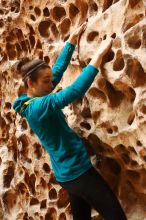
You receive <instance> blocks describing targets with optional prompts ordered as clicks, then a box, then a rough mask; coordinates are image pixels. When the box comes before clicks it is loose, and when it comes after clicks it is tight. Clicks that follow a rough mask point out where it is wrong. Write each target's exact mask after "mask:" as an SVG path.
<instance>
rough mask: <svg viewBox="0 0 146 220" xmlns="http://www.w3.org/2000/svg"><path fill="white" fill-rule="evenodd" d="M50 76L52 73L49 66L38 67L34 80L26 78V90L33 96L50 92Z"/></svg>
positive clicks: (51, 85) (51, 84)
mask: <svg viewBox="0 0 146 220" xmlns="http://www.w3.org/2000/svg"><path fill="white" fill-rule="evenodd" d="M52 77H53V73H52V71H51V68H48V67H47V68H45V69H40V70H39V71H38V74H37V80H36V82H33V81H32V80H31V79H28V81H27V83H28V87H29V89H28V91H30V93H31V94H32V95H33V96H44V95H47V94H49V93H51V91H52V87H53V83H52Z"/></svg>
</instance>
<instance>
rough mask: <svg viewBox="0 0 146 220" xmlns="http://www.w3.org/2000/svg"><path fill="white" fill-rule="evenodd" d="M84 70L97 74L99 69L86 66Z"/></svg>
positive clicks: (89, 65)
mask: <svg viewBox="0 0 146 220" xmlns="http://www.w3.org/2000/svg"><path fill="white" fill-rule="evenodd" d="M84 68H86V69H87V70H88V71H89V72H92V73H93V74H94V73H95V74H97V73H98V72H99V69H97V68H96V67H95V66H93V65H91V64H88V65H87V66H86V67H84Z"/></svg>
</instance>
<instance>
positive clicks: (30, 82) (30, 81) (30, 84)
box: [27, 78, 33, 88]
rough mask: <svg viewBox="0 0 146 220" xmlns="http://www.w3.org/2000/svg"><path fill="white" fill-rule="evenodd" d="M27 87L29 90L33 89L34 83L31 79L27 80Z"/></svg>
mask: <svg viewBox="0 0 146 220" xmlns="http://www.w3.org/2000/svg"><path fill="white" fill-rule="evenodd" d="M27 85H28V88H30V87H33V81H32V80H31V79H29V78H28V80H27Z"/></svg>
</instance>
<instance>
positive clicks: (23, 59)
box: [16, 57, 30, 72]
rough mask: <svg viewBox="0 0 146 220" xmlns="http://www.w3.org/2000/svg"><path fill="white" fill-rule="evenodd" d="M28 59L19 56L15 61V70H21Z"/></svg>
mask: <svg viewBox="0 0 146 220" xmlns="http://www.w3.org/2000/svg"><path fill="white" fill-rule="evenodd" d="M29 61H30V58H28V57H24V58H21V59H20V60H19V61H18V62H17V63H16V71H18V72H21V68H22V66H23V65H25V64H26V63H27V62H29Z"/></svg>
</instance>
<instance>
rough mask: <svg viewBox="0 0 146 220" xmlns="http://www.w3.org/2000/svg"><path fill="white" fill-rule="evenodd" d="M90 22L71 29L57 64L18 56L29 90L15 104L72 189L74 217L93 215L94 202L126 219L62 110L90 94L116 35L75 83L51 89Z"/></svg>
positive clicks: (108, 218)
mask: <svg viewBox="0 0 146 220" xmlns="http://www.w3.org/2000/svg"><path fill="white" fill-rule="evenodd" d="M85 28H86V23H84V24H83V25H81V26H80V27H79V28H77V29H76V30H75V31H74V32H73V33H72V34H71V35H70V37H69V39H68V40H67V42H66V43H65V46H64V48H63V49H62V51H61V53H60V55H59V56H58V58H57V60H56V61H55V63H54V65H53V67H52V68H50V66H49V65H48V64H47V63H46V62H44V61H43V60H40V59H34V60H30V59H28V58H23V59H21V60H20V61H18V62H17V64H16V69H17V71H18V72H19V73H20V74H21V75H22V79H23V82H24V85H25V89H26V93H23V94H22V95H21V96H19V97H18V98H17V99H16V100H15V101H14V103H13V109H14V110H15V111H16V112H18V113H19V114H20V115H21V116H22V117H25V118H26V120H27V121H28V123H29V126H30V128H31V129H32V130H33V132H34V133H35V134H36V135H37V137H38V138H39V140H40V142H41V144H42V145H43V147H44V148H45V149H46V151H47V152H48V154H49V156H50V161H51V165H52V168H53V171H54V175H55V178H56V181H57V182H58V183H59V184H60V185H61V186H62V187H63V188H64V189H66V190H67V192H68V195H69V199H70V205H71V210H72V214H73V219H74V220H89V219H91V208H92V207H93V208H94V209H96V210H97V212H98V213H99V214H101V216H102V217H103V218H104V219H105V220H126V219H127V218H126V216H125V214H124V211H123V209H122V207H121V205H120V203H119V201H118V199H117V197H116V196H115V194H114V193H113V191H112V190H111V188H110V187H109V185H108V184H107V183H106V181H105V180H104V179H103V177H102V176H101V175H100V174H99V173H98V172H97V170H96V169H95V168H94V167H93V165H92V163H91V160H90V157H89V155H88V153H87V150H86V148H85V146H84V144H83V142H82V140H81V139H80V138H79V136H78V135H77V134H76V133H75V132H74V131H73V130H72V129H71V128H70V127H69V126H68V124H67V122H66V120H65V116H64V114H63V112H62V111H61V109H63V108H64V107H65V106H67V105H68V104H70V103H72V102H74V101H75V100H77V99H79V98H80V97H82V96H84V95H85V93H86V91H87V90H88V89H89V87H90V86H91V84H92V82H93V81H94V79H95V77H96V76H97V73H98V72H99V70H98V68H99V66H100V64H101V62H102V58H103V56H104V55H105V54H106V53H107V51H108V50H109V49H110V47H111V44H112V40H111V38H107V39H106V40H104V41H103V42H102V43H101V45H100V47H99V48H98V49H97V52H96V53H95V55H94V57H93V58H92V60H91V61H90V63H89V64H88V65H87V66H86V67H84V68H83V69H82V72H81V74H80V75H79V76H78V77H77V78H76V80H75V81H74V82H73V83H72V84H71V85H69V86H67V87H66V88H65V89H62V90H61V91H59V92H57V93H52V90H53V89H54V88H55V87H56V85H57V84H58V83H59V82H60V80H61V77H62V76H63V73H64V71H65V70H66V68H67V66H68V64H69V63H70V59H71V56H72V54H73V51H74V49H75V45H76V43H77V40H78V37H79V36H80V34H81V33H82V32H83V31H84V30H85Z"/></svg>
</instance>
